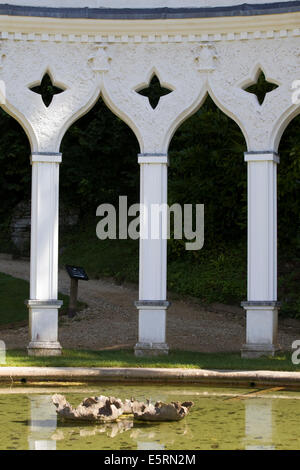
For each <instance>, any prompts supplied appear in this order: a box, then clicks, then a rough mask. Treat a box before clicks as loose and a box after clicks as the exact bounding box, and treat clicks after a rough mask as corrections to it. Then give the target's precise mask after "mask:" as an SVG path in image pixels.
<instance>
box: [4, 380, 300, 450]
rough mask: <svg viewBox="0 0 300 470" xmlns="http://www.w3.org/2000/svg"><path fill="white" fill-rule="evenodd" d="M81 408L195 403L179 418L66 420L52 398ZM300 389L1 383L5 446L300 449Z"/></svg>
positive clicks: (12, 448) (37, 447) (65, 448)
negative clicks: (93, 402) (118, 402)
mask: <svg viewBox="0 0 300 470" xmlns="http://www.w3.org/2000/svg"><path fill="white" fill-rule="evenodd" d="M54 393H62V394H65V395H66V397H67V399H68V400H69V401H70V402H71V404H72V405H74V406H77V405H78V404H79V403H80V401H81V400H82V399H83V398H85V397H88V396H95V395H96V396H97V395H106V396H115V397H119V398H121V399H125V398H131V397H134V398H136V399H138V400H143V401H145V400H146V399H150V400H151V401H152V402H155V401H157V400H161V401H165V402H166V401H167V402H170V401H187V400H189V401H190V400H192V401H193V402H194V407H193V408H192V409H191V412H190V414H189V415H188V416H187V417H186V418H185V419H183V420H182V421H179V422H169V423H152V424H147V423H138V422H133V419H130V418H129V417H126V418H124V419H120V420H119V421H118V422H116V423H111V424H106V425H103V424H98V425H95V424H91V425H88V424H86V423H84V424H77V425H74V423H63V422H60V420H58V419H57V416H56V412H55V408H54V405H52V402H51V396H52V395H53V394H54ZM299 425H300V392H297V391H287V390H284V389H279V388H278V387H277V388H269V389H264V390H262V389H255V388H252V389H251V390H248V389H241V388H236V389H235V388H211V387H210V388H204V387H200V386H179V385H177V386H175V385H174V386H162V385H150V386H149V385H141V386H136V385H135V386H133V385H117V384H97V385H92V386H78V387H75V386H70V387H63V386H59V385H58V386H56V387H54V386H53V387H47V388H46V387H29V386H28V387H13V388H0V449H1V450H27V449H28V450H43V449H44V450H204V449H207V450H211V449H215V450H218V449H220V450H221V449H222V450H223V449H231V450H234V449H240V450H242V449H280V450H284V449H300V426H299Z"/></svg>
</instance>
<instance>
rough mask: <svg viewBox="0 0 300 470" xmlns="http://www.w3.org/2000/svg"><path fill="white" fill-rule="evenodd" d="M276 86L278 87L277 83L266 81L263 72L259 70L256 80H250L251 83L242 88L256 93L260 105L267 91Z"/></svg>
mask: <svg viewBox="0 0 300 470" xmlns="http://www.w3.org/2000/svg"><path fill="white" fill-rule="evenodd" d="M276 88H278V85H276V84H275V83H271V82H268V81H267V80H266V77H265V74H264V72H263V71H262V70H259V72H258V77H257V80H256V82H254V83H253V82H252V83H251V85H250V86H247V88H244V90H245V91H247V92H248V93H253V94H254V95H256V97H257V100H258V102H259V104H260V105H262V104H263V102H264V100H265V97H266V95H267V93H270V92H271V91H273V90H275V89H276Z"/></svg>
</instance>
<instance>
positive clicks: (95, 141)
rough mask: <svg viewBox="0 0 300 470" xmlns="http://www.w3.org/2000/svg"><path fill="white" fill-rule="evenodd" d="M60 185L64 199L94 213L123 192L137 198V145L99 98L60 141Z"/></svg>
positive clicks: (132, 198) (131, 198)
mask: <svg viewBox="0 0 300 470" xmlns="http://www.w3.org/2000/svg"><path fill="white" fill-rule="evenodd" d="M61 150H62V153H63V164H62V166H61V177H60V181H61V183H60V187H61V195H62V199H63V200H64V202H66V203H67V204H69V205H71V206H72V205H73V206H76V207H79V208H80V209H81V210H82V212H84V213H86V212H89V213H90V214H93V215H94V214H95V213H96V208H97V207H98V205H99V204H102V203H111V204H116V203H117V202H118V198H119V196H122V195H127V196H128V198H129V203H130V204H131V203H134V202H137V201H138V200H139V167H138V164H137V154H138V152H139V147H138V143H137V140H136V138H135V136H134V134H133V133H132V132H131V131H130V129H129V128H128V127H127V125H126V124H124V122H123V121H121V120H120V119H119V118H117V117H116V116H114V115H113V114H112V113H111V111H109V109H108V108H107V107H106V106H105V104H104V103H103V101H102V100H99V102H98V103H97V104H96V106H95V107H94V108H93V109H92V110H91V111H90V112H89V113H88V114H87V115H86V116H84V117H83V118H81V119H80V120H79V121H78V122H77V123H75V124H74V125H73V126H72V127H71V128H70V130H69V132H68V133H67V134H66V136H65V138H64V139H63V142H62V149H61Z"/></svg>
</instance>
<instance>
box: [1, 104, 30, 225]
mask: <svg viewBox="0 0 300 470" xmlns="http://www.w3.org/2000/svg"><path fill="white" fill-rule="evenodd" d="M0 129H1V139H0V168H1V171H0V200H1V205H0V224H3V223H4V222H5V221H7V220H8V219H9V217H10V214H11V211H12V209H13V208H14V207H15V206H16V205H17V204H18V202H20V201H22V200H26V199H27V200H28V199H29V198H30V190H31V166H30V145H29V141H28V139H27V137H26V135H25V132H24V131H23V130H22V128H21V126H20V125H19V124H18V123H17V121H15V119H13V118H12V117H10V116H8V115H7V114H6V113H5V112H4V111H3V110H2V109H1V108H0Z"/></svg>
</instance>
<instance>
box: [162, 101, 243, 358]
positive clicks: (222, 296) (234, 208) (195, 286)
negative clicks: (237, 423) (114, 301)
mask: <svg viewBox="0 0 300 470" xmlns="http://www.w3.org/2000/svg"><path fill="white" fill-rule="evenodd" d="M245 151H246V142H245V138H244V136H243V133H242V131H241V130H240V128H239V126H238V125H237V124H236V123H235V122H234V121H233V120H232V119H230V118H229V117H228V116H226V115H225V114H224V113H223V112H222V110H221V109H220V108H218V107H217V106H216V105H215V103H214V101H213V100H212V98H211V97H210V96H207V98H206V100H205V102H204V104H203V105H202V106H201V107H200V109H199V110H198V111H196V113H195V114H193V115H192V116H191V117H190V118H188V119H187V120H186V121H185V122H184V123H183V124H182V125H181V126H180V127H179V129H177V131H176V133H175V135H174V137H173V139H172V142H171V145H170V151H169V155H170V168H169V204H170V205H171V204H173V203H175V202H177V203H180V204H181V205H182V206H183V205H184V204H193V206H194V212H193V214H194V220H195V204H204V212H205V219H204V224H205V227H204V233H205V241H204V246H203V248H202V249H201V250H199V251H186V250H185V243H184V241H182V240H173V239H171V240H170V242H169V244H168V256H169V262H168V288H169V289H170V290H171V291H172V290H173V291H174V290H175V291H177V292H179V293H184V294H186V295H192V296H193V297H195V298H196V299H197V301H200V303H202V304H204V305H206V304H213V305H214V306H215V307H216V306H217V304H218V305H219V306H220V304H222V305H223V308H224V310H226V308H225V307H224V304H225V305H231V306H232V305H233V306H234V305H235V306H236V307H227V308H228V309H229V310H230V309H232V310H231V311H233V310H234V308H238V307H239V304H240V301H241V299H242V298H246V278H247V168H246V165H245V162H244V158H243V153H244V152H245ZM216 308H217V307H216ZM213 309H214V307H212V310H213ZM211 315H213V314H212V313H211ZM202 321H203V320H202ZM204 321H205V320H204ZM195 325H196V323H195ZM198 327H199V325H198ZM216 328H217V327H216ZM233 328H234V329H235V330H238V329H239V325H238V323H236V324H235V326H233ZM218 334H220V336H222V332H221V331H220V332H219V333H218ZM242 335H243V333H242V331H241V341H242ZM190 339H191V340H192V338H190ZM197 341H199V339H197V338H195V339H194V342H197ZM224 341H225V343H226V338H224ZM231 341H232V338H231ZM197 346H198V350H199V348H200V349H201V345H200V344H198V343H197ZM240 346H241V344H235V345H234V346H233V343H231V347H236V349H237V350H238V349H239V348H240ZM225 347H226V346H225Z"/></svg>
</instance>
